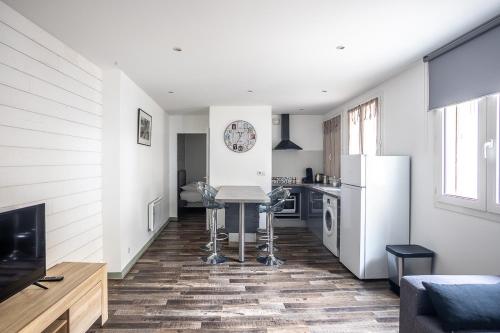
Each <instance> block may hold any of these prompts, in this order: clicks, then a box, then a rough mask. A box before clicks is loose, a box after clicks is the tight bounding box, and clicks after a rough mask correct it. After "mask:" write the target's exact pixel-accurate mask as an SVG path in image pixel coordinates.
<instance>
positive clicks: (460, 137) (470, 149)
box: [443, 101, 479, 199]
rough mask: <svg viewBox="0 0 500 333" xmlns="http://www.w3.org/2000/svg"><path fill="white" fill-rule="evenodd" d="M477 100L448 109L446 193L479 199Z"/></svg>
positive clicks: (445, 138)
mask: <svg viewBox="0 0 500 333" xmlns="http://www.w3.org/2000/svg"><path fill="white" fill-rule="evenodd" d="M478 137H479V129H478V105H477V101H472V102H467V103H463V104H459V105H454V106H450V107H446V108H445V109H444V136H443V139H444V143H443V150H444V154H443V155H444V156H443V157H444V170H443V172H444V193H445V194H446V195H453V196H458V197H462V198H469V199H477V190H478V189H477V185H478V184H477V180H478V179H477V171H478V170H477V168H478V161H477V158H476V156H477V154H478V152H477V151H478Z"/></svg>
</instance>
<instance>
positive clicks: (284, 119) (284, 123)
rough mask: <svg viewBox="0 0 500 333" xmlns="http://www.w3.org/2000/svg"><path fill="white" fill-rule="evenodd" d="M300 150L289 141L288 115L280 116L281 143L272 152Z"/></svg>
mask: <svg viewBox="0 0 500 333" xmlns="http://www.w3.org/2000/svg"><path fill="white" fill-rule="evenodd" d="M285 149H293V150H302V148H301V147H300V146H298V145H296V144H295V143H293V142H292V141H291V140H290V115H289V114H282V115H281V141H280V143H278V144H277V145H276V147H274V150H285Z"/></svg>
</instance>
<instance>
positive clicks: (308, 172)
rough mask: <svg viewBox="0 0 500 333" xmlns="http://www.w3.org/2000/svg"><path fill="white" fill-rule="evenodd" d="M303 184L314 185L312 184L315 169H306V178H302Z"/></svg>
mask: <svg viewBox="0 0 500 333" xmlns="http://www.w3.org/2000/svg"><path fill="white" fill-rule="evenodd" d="M302 183H303V184H312V183H314V179H313V169H312V168H306V176H305V177H304V178H302Z"/></svg>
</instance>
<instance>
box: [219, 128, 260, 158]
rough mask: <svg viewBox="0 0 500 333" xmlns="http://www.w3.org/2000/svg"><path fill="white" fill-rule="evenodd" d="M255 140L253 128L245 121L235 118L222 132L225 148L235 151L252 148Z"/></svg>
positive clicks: (239, 151) (241, 151)
mask: <svg viewBox="0 0 500 333" xmlns="http://www.w3.org/2000/svg"><path fill="white" fill-rule="evenodd" d="M256 141H257V133H256V132H255V128H254V127H253V126H252V124H250V123H249V122H247V121H244V120H236V121H233V122H232V123H230V124H229V125H228V126H227V127H226V130H225V132H224V142H225V143H226V146H227V148H229V150H232V151H234V152H237V153H244V152H247V151H249V150H250V149H252V147H253V146H254V145H255V142H256Z"/></svg>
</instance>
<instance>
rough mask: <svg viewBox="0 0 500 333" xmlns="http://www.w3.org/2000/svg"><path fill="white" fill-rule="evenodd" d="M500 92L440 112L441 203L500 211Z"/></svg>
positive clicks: (439, 186)
mask: <svg viewBox="0 0 500 333" xmlns="http://www.w3.org/2000/svg"><path fill="white" fill-rule="evenodd" d="M499 104H500V101H499V95H492V96H487V97H483V98H480V99H477V100H472V101H468V102H464V103H461V104H457V105H450V106H447V107H445V108H443V109H441V110H440V111H439V112H440V124H439V126H438V127H437V128H438V138H440V140H438V149H437V152H438V155H437V157H438V159H439V162H440V163H438V166H439V170H438V188H437V191H436V194H437V200H438V201H439V202H440V203H444V204H451V205H454V206H459V207H461V208H464V209H474V210H475V211H481V212H484V213H486V214H491V213H500V177H499V175H500V171H499V165H500V162H499V149H498V145H497V144H496V143H497V142H498V139H499V131H500V130H499V127H500V126H499Z"/></svg>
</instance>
